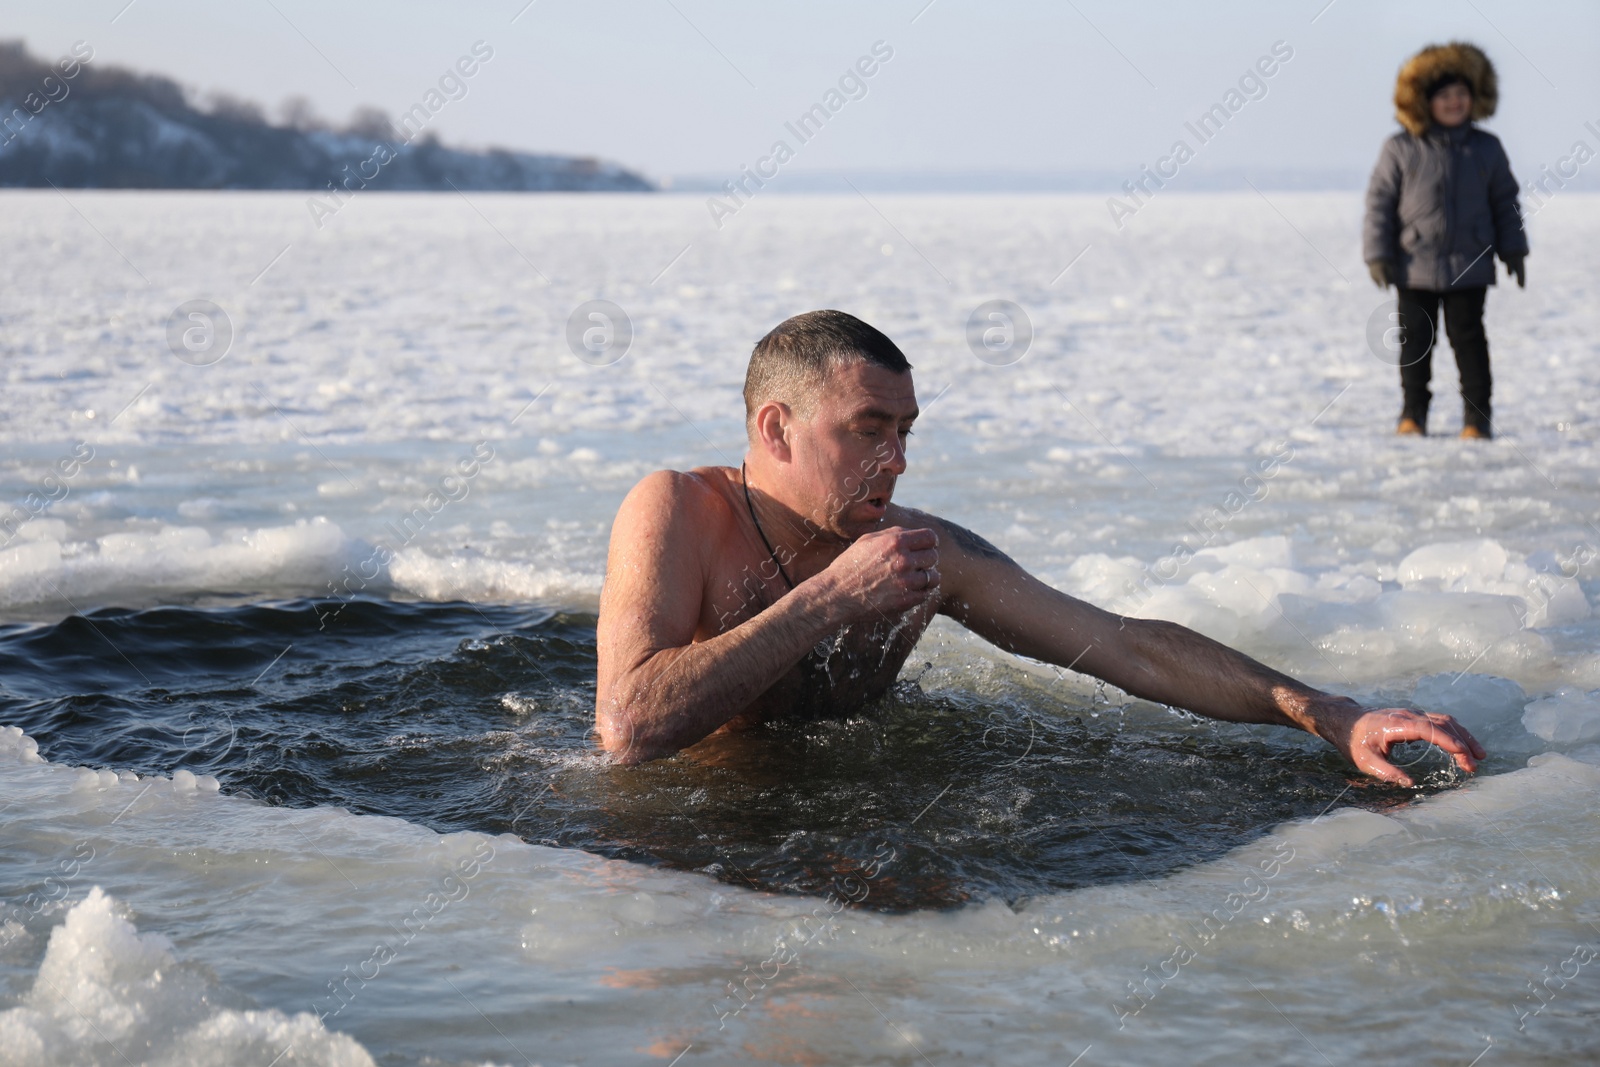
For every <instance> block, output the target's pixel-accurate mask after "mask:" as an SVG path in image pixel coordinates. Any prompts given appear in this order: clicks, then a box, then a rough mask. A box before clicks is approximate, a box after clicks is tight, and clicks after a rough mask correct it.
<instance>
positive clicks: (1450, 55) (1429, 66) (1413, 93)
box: [1394, 41, 1500, 137]
mask: <svg viewBox="0 0 1600 1067" xmlns="http://www.w3.org/2000/svg"><path fill="white" fill-rule="evenodd" d="M1446 74H1459V75H1460V76H1461V77H1463V78H1465V79H1467V80H1468V81H1469V82H1471V83H1472V119H1473V121H1474V122H1477V121H1481V120H1483V119H1486V118H1488V117H1489V116H1490V115H1493V114H1494V109H1495V105H1496V104H1498V103H1499V102H1500V84H1499V82H1498V81H1497V80H1496V78H1495V74H1494V64H1493V63H1490V62H1489V57H1488V56H1486V55H1484V54H1483V50H1482V49H1480V48H1478V47H1477V46H1476V45H1470V44H1467V43H1466V42H1465V41H1451V42H1450V43H1449V44H1430V45H1429V46H1428V47H1426V48H1424V49H1423V50H1422V51H1420V52H1418V53H1417V54H1416V55H1414V56H1412V57H1411V58H1410V59H1408V60H1406V64H1405V66H1403V67H1401V68H1400V76H1399V77H1398V78H1397V79H1395V83H1394V117H1395V118H1397V119H1399V120H1400V125H1402V126H1404V127H1405V128H1406V131H1407V132H1408V133H1410V134H1411V136H1413V137H1421V136H1422V135H1423V134H1424V133H1426V132H1427V131H1428V127H1429V126H1430V125H1432V124H1433V116H1432V114H1431V113H1430V112H1429V109H1428V86H1430V85H1432V84H1433V83H1434V82H1435V81H1437V80H1438V79H1439V78H1441V77H1443V76H1444V75H1446Z"/></svg>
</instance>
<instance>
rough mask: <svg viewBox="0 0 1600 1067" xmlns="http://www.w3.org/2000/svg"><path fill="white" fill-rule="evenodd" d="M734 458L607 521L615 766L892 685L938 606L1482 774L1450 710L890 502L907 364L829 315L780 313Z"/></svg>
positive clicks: (1127, 670) (1210, 700)
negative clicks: (1362, 687)
mask: <svg viewBox="0 0 1600 1067" xmlns="http://www.w3.org/2000/svg"><path fill="white" fill-rule="evenodd" d="M744 399H745V416H746V430H747V433H748V436H749V440H750V450H749V453H748V454H747V457H746V460H745V463H744V465H743V467H742V468H741V469H739V470H734V469H733V468H731V467H701V468H699V469H697V470H694V471H691V472H689V473H687V474H683V473H679V472H677V471H657V472H656V473H654V474H652V475H650V476H649V477H647V478H645V479H644V480H643V481H641V482H640V483H639V484H638V485H637V486H635V487H634V489H633V491H632V492H630V493H629V494H628V496H627V499H625V500H624V501H623V503H622V508H621V510H620V511H618V513H617V520H616V523H615V524H614V526H613V527H612V531H611V549H610V556H609V559H608V561H607V566H606V581H605V588H604V590H603V592H602V594H601V598H600V625H599V635H598V645H599V660H600V663H599V684H598V691H597V693H596V701H595V705H596V706H595V724H596V727H597V728H598V731H599V734H600V741H601V744H602V745H603V746H604V747H605V749H606V750H607V751H608V752H611V753H613V754H614V755H615V756H616V757H617V758H618V759H619V760H621V761H622V762H625V763H637V762H640V761H644V760H650V759H656V758H658V757H661V756H666V755H670V754H671V753H673V752H677V751H679V750H680V749H683V748H687V747H688V746H690V745H693V744H695V743H696V742H698V741H700V740H701V739H703V738H705V737H707V736H709V735H710V734H713V733H715V732H717V731H720V730H733V729H739V728H741V727H745V726H749V725H751V724H754V723H759V722H762V721H765V720H769V719H775V718H797V717H808V716H825V715H831V716H839V715H845V714H849V713H850V712H852V711H854V710H855V709H857V708H858V707H860V706H861V705H862V704H864V703H865V702H867V701H870V700H872V699H874V698H875V697H877V696H879V695H880V694H882V693H883V692H884V691H885V690H887V689H888V688H889V686H890V685H891V684H892V683H893V682H894V680H895V677H896V676H897V675H898V674H899V672H900V667H901V665H902V664H903V663H905V660H906V657H907V656H908V655H910V653H911V649H912V648H913V646H915V645H916V643H917V639H918V638H919V637H920V636H921V635H922V632H923V630H924V629H926V627H927V626H928V623H929V622H930V621H931V620H932V619H933V617H934V616H935V615H936V614H940V613H943V614H945V615H948V616H950V617H951V618H953V619H955V620H956V621H957V622H959V623H961V624H962V625H963V626H965V627H967V629H969V630H972V631H973V632H974V633H976V634H978V635H979V636H980V637H983V638H984V639H986V640H988V641H990V642H992V643H993V644H995V645H998V646H999V647H1001V648H1003V649H1005V650H1007V651H1009V652H1015V653H1017V654H1019V655H1023V656H1029V657H1032V658H1034V659H1038V660H1044V661H1046V662H1049V663H1055V664H1058V665H1060V666H1062V667H1066V668H1069V669H1071V670H1077V671H1082V672H1084V673H1087V674H1092V675H1094V676H1095V677H1097V678H1102V679H1104V680H1105V681H1107V682H1110V683H1111V684H1112V685H1114V686H1116V687H1117V688H1119V689H1122V690H1124V691H1125V692H1128V693H1131V694H1133V695H1135V696H1139V697H1144V698H1145V699H1147V700H1153V701H1157V702H1159V703H1163V704H1170V705H1174V706H1176V707H1181V708H1186V709H1188V710H1190V711H1193V712H1195V713H1197V714H1200V715H1206V716H1209V717H1211V718H1214V719H1225V720H1228V721H1231V722H1257V723H1278V724H1280V725H1284V726H1298V727H1300V728H1301V729H1303V730H1306V731H1309V732H1311V733H1314V734H1316V735H1317V736H1319V737H1321V738H1323V739H1324V740H1326V741H1327V742H1328V743H1330V744H1332V745H1333V746H1334V747H1335V748H1337V749H1338V750H1339V751H1340V752H1342V753H1344V754H1345V756H1347V757H1348V758H1349V759H1350V760H1351V761H1352V762H1353V763H1354V764H1355V765H1356V767H1358V768H1359V769H1360V770H1361V771H1363V772H1365V773H1367V774H1370V775H1373V776H1375V777H1377V778H1381V779H1384V780H1385V781H1390V782H1395V783H1398V784H1400V785H1410V784H1411V778H1410V777H1409V776H1408V775H1407V774H1405V772H1403V771H1402V770H1400V768H1398V767H1396V766H1394V764H1392V763H1390V762H1389V760H1388V758H1387V756H1388V752H1389V749H1390V747H1391V746H1393V745H1395V744H1398V743H1400V742H1402V741H1428V742H1431V743H1433V744H1435V745H1438V746H1439V747H1440V748H1441V749H1443V750H1444V751H1446V752H1448V753H1450V755H1451V756H1453V757H1454V758H1455V761H1456V763H1457V764H1459V765H1460V766H1461V768H1462V769H1463V770H1466V771H1471V770H1475V769H1476V766H1477V764H1476V762H1475V760H1477V759H1482V758H1483V756H1484V755H1485V753H1484V751H1483V748H1482V746H1480V745H1479V744H1478V742H1477V741H1476V740H1475V739H1474V738H1473V737H1472V735H1471V734H1469V733H1468V732H1467V731H1466V729H1465V728H1464V727H1462V726H1461V725H1460V724H1459V723H1457V722H1456V721H1455V720H1454V719H1452V718H1450V716H1448V715H1434V714H1429V715H1424V714H1422V713H1419V712H1415V711H1409V710H1405V709H1398V708H1390V709H1381V710H1367V709H1364V708H1362V707H1361V706H1360V705H1358V704H1356V703H1355V702H1354V701H1352V700H1350V699H1348V698H1346V697H1337V696H1333V695H1331V694H1328V693H1323V692H1320V691H1318V690H1316V689H1312V688H1310V687H1309V686H1305V685H1302V684H1301V683H1299V682H1297V681H1295V680H1294V679H1292V678H1290V677H1288V676H1286V675H1283V674H1279V673H1278V672H1276V671H1274V670H1272V669H1270V668H1268V667H1265V666H1263V665H1262V664H1260V663H1257V662H1256V661H1254V660H1252V659H1250V658H1249V657H1247V656H1244V655H1241V654H1240V653H1238V652H1235V651H1233V650H1231V649H1229V648H1226V647H1224V646H1222V645H1220V644H1218V643H1216V642H1215V641H1212V640H1210V639H1209V638H1206V637H1202V636H1201V635H1200V634H1197V633H1195V632H1194V631H1192V630H1189V629H1186V628H1185V627H1182V626H1179V625H1177V624H1176V623H1170V622H1162V621H1158V620H1146V619H1130V618H1123V617H1121V616H1117V615H1113V614H1111V613H1110V612H1106V611H1102V610H1100V609H1099V608H1096V607H1093V606H1091V605H1089V604H1086V603H1084V602H1083V601H1081V600H1076V599H1074V598H1072V597H1070V596H1067V595H1066V594H1064V593H1060V592H1058V591H1056V590H1054V589H1052V588H1050V587H1049V586H1047V585H1045V584H1044V583H1043V582H1040V581H1039V580H1038V579H1036V578H1034V577H1033V576H1032V575H1030V574H1028V573H1027V572H1026V571H1024V570H1023V569H1022V568H1021V567H1019V566H1018V565H1017V564H1016V563H1014V562H1013V561H1012V560H1011V559H1009V558H1008V557H1007V556H1006V555H1005V554H1004V553H1002V552H1000V550H999V549H997V548H995V547H994V546H993V545H991V544H989V543H988V542H987V541H985V540H984V539H983V538H981V537H979V536H977V535H976V534H974V533H972V532H971V531H969V530H966V529H963V528H962V527H960V526H957V525H956V524H955V523H953V522H949V521H947V520H944V519H940V518H938V517H936V516H933V515H929V514H927V513H925V512H920V511H915V510H913V509H911V508H907V507H903V506H901V505H899V504H895V503H893V502H892V500H891V498H892V496H893V494H894V488H895V482H896V480H897V479H898V478H899V477H900V475H901V474H903V473H905V470H906V439H907V437H908V436H910V434H911V425H912V423H913V422H915V421H916V418H917V400H916V394H915V390H914V389H913V387H912V381H911V365H910V364H909V363H907V362H906V358H905V356H904V355H902V354H901V352H900V350H899V349H898V348H897V347H895V345H894V342H892V341H890V340H889V339H888V338H887V337H885V336H884V335H883V334H881V333H879V332H878V331H877V330H875V329H873V328H872V327H871V326H869V325H867V324H866V323H864V322H862V321H861V320H859V319H857V318H855V317H853V316H851V315H847V314H845V313H843V312H840V311H813V312H808V313H806V314H804V315H797V316H795V317H794V318H791V319H789V320H787V321H785V322H783V323H781V324H780V325H779V326H778V327H777V328H776V329H774V330H773V331H772V332H771V333H769V334H767V336H766V337H763V338H762V339H761V341H760V342H759V343H758V344H757V345H756V347H755V351H754V352H753V353H752V354H751V357H750V367H749V370H748V372H747V374H746V378H745V391H744Z"/></svg>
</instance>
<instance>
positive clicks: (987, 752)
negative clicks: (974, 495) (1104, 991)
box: [0, 601, 1412, 910]
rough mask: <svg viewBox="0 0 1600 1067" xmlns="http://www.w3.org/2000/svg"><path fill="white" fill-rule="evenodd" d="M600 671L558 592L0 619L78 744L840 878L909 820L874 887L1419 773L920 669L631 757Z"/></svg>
mask: <svg viewBox="0 0 1600 1067" xmlns="http://www.w3.org/2000/svg"><path fill="white" fill-rule="evenodd" d="M594 667H595V631H594V619H593V618H592V617H589V616H578V615H564V614H552V613H550V612H548V611H540V610H537V609H532V608H507V607H478V606H474V605H470V604H401V603H391V602H380V601H355V602H351V603H348V604H344V605H340V604H339V602H337V601H333V602H329V601H292V602H282V603H269V604H252V605H245V606H232V607H221V608H195V607H165V608H155V609H150V610H144V611H123V610H114V609H111V610H102V611H96V612H93V613H91V614H89V615H87V616H73V617H70V618H67V619H65V620H64V621H62V622H60V623H58V624H55V625H50V626H6V627H0V725H16V726H20V727H22V728H23V729H24V730H25V731H26V732H27V733H29V734H30V735H32V736H33V737H34V738H36V739H37V740H38V742H39V747H40V752H41V754H43V755H44V756H45V757H47V758H48V759H50V760H53V761H57V762H63V763H70V764H82V765H88V766H94V767H111V768H116V769H129V770H133V771H136V772H138V773H140V774H151V773H154V774H163V775H170V774H171V773H172V772H173V771H175V770H177V769H179V768H188V769H190V770H192V771H194V772H196V773H209V774H214V775H216V776H217V777H218V778H219V779H220V780H221V781H222V784H223V789H224V790H225V791H227V792H232V793H242V794H246V795H250V796H254V797H258V798H262V799H264V800H266V801H268V802H270V803H276V804H289V805H294V806H310V805H330V804H331V805H339V806H342V807H346V808H349V809H350V810H352V811H357V812H365V813H372V814H382V815H395V816H400V817H402V818H405V819H408V820H411V821H413V822H417V823H421V824H423V825H426V826H430V827H432V828H434V829H436V830H440V831H451V830H480V831H486V832H491V833H498V832H504V831H510V832H513V833H516V834H518V835H520V836H521V837H523V838H524V839H526V840H528V841H532V842H539V843H543V844H549V845H557V846H561V847H565V848H579V849H585V850H588V851H590V852H595V853H599V854H602V855H606V856H612V857H619V858H623V859H628V860H634V861H638V862H644V863H652V864H660V865H664V866H668V867H674V868H680V869H687V870H699V871H704V872H706V873H707V874H708V875H711V876H714V877H716V878H718V879H721V880H722V881H724V882H730V883H737V884H742V885H749V886H753V887H757V888H761V889H772V890H778V891H790V892H825V891H827V889H828V888H829V887H830V885H833V884H835V882H836V881H837V880H838V879H840V878H842V877H845V876H848V875H850V874H851V873H852V872H854V871H856V870H858V869H859V868H860V867H861V866H862V865H864V864H867V863H869V862H870V861H871V859H872V857H873V856H874V854H875V853H876V854H878V855H883V854H886V853H887V849H885V848H884V845H885V844H886V843H887V844H888V845H889V846H892V847H893V848H894V850H895V853H896V856H897V858H896V859H895V861H894V862H893V863H892V864H891V865H890V866H889V867H888V868H886V869H885V871H884V873H883V874H882V875H880V876H879V877H878V878H876V879H875V880H873V881H872V882H871V886H870V895H869V896H868V898H867V899H866V900H865V902H864V904H865V906H867V907H876V908H883V909H892V910H899V909H905V908H917V907H947V906H951V905H956V904H960V903H963V902H965V901H969V900H978V899H984V898H996V897H998V898H1001V899H1004V900H1007V901H1011V902H1016V901H1018V900H1021V899H1026V898H1028V897H1030V896H1033V895H1035V894H1039V893H1044V892H1049V891H1057V890H1063V889H1069V888H1074V887H1078V886H1083V885H1088V884H1094V883H1103V882H1109V881H1121V880H1127V879H1143V878H1148V877H1151V876H1155V875H1159V874H1163V873H1165V872H1168V871H1170V870H1172V869H1174V868H1177V867H1180V866H1184V865H1188V864H1191V863H1196V862H1199V861H1202V860H1206V859H1210V858H1213V857H1215V856H1217V855H1218V854H1220V853H1222V852H1225V851H1227V850H1229V849H1231V848H1234V847H1236V846H1238V845H1240V844H1242V843H1244V842H1245V841H1247V840H1249V839H1251V838H1253V837H1255V836H1257V835H1259V834H1261V833H1263V832H1265V831H1266V830H1268V829H1270V828H1271V827H1272V826H1273V825H1274V824H1276V823H1278V822H1280V821H1282V820H1284V819H1289V818H1293V817H1296V816H1305V815H1315V814H1317V813H1319V812H1321V811H1323V810H1325V809H1326V808H1327V807H1328V806H1329V805H1330V804H1333V803H1336V802H1337V803H1346V804H1348V803H1359V804H1362V805H1363V806H1371V807H1386V806H1392V805H1393V804H1395V803H1400V802H1403V800H1404V799H1405V798H1408V797H1410V796H1411V795H1412V794H1411V793H1409V792H1400V791H1396V790H1391V789H1386V788H1381V787H1370V788H1362V789H1352V790H1348V791H1347V790H1346V786H1347V784H1348V782H1349V777H1348V774H1353V772H1348V771H1347V768H1346V767H1345V765H1344V764H1343V763H1342V761H1341V760H1340V759H1339V758H1338V757H1337V756H1335V755H1334V754H1333V753H1332V751H1331V750H1329V751H1327V752H1318V753H1300V752H1295V751H1285V750H1284V749H1283V748H1274V747H1268V746H1266V745H1263V744H1261V743H1258V742H1253V741H1248V740H1247V741H1244V742H1242V743H1241V742H1240V741H1239V740H1238V738H1237V734H1236V735H1235V736H1234V737H1233V738H1231V739H1227V740H1224V739H1222V738H1220V737H1216V736H1214V735H1212V734H1211V733H1209V732H1189V731H1177V730H1174V731H1170V732H1165V733H1163V732H1161V731H1151V730H1135V729H1128V730H1119V729H1118V728H1117V724H1116V717H1115V716H1109V717H1102V718H1099V719H1096V718H1092V717H1089V716H1087V715H1086V714H1085V713H1084V712H1082V711H1075V710H1074V709H1073V708H1070V707H1063V706H1061V705H1060V704H1059V703H1056V702H1051V703H1049V704H1048V705H1047V704H1044V703H1042V702H1041V703H1038V704H1029V703H1027V702H1026V701H1023V700H1006V701H1000V702H996V701H994V700H992V699H986V698H980V697H979V696H977V695H976V694H972V693H961V692H950V691H942V692H933V693H924V692H923V691H922V689H921V687H920V686H919V685H918V684H917V683H915V682H910V681H903V682H902V683H901V685H900V687H899V689H898V690H897V692H896V693H895V694H893V695H892V696H891V697H889V698H886V699H885V700H884V701H882V702H881V704H880V705H879V706H878V707H876V708H874V709H873V710H872V711H871V712H870V714H867V715H863V716H860V717H857V718H853V719H850V720H846V721H842V722H833V723H822V724H807V725H805V726H803V727H802V726H786V727H772V728H766V729H762V730H757V731H754V732H751V733H748V734H745V735H741V736H739V737H733V738H728V739H726V740H720V739H719V740H718V741H716V742H714V743H708V744H706V745H702V746H700V747H699V748H698V749H697V750H696V752H695V754H694V755H692V756H691V755H680V756H678V757H676V758H673V759H670V760H662V761H657V762H655V763H651V764H647V765H644V766H641V767H633V768H624V767H618V766H613V765H612V764H610V763H609V762H608V761H607V760H606V759H605V758H604V757H603V756H601V755H600V754H599V753H598V752H597V750H596V749H595V747H594V744H593V740H592V736H591V724H592V715H593V710H592V709H593V695H594ZM1341 794H1343V795H1342V796H1341Z"/></svg>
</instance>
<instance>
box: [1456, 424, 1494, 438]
mask: <svg viewBox="0 0 1600 1067" xmlns="http://www.w3.org/2000/svg"><path fill="white" fill-rule="evenodd" d="M1461 436H1462V437H1463V438H1465V439H1466V440H1469V441H1487V440H1489V438H1491V437H1493V436H1494V435H1493V434H1492V433H1490V432H1489V431H1488V430H1486V429H1484V428H1483V427H1481V426H1473V425H1472V424H1470V423H1468V424H1467V425H1466V426H1463V427H1461Z"/></svg>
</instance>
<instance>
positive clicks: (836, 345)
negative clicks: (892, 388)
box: [744, 311, 911, 425]
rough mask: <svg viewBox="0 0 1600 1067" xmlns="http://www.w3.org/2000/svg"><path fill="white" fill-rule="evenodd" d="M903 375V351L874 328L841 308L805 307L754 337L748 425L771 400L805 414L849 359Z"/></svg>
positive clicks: (747, 383) (746, 410)
mask: <svg viewBox="0 0 1600 1067" xmlns="http://www.w3.org/2000/svg"><path fill="white" fill-rule="evenodd" d="M855 359H861V360H865V361H866V362H868V363H870V364H871V365H873V366H874V367H882V368H883V369H884V370H888V371H893V372H894V373H896V374H904V373H905V372H906V371H909V370H910V369H911V364H910V362H909V361H908V360H907V359H906V357H905V353H903V352H901V351H900V349H899V347H898V346H897V345H896V344H895V343H894V342H893V341H891V340H889V338H888V337H886V336H884V334H883V333H882V332H881V331H879V330H877V329H876V328H874V327H872V326H869V325H867V324H866V323H865V322H862V321H861V320H860V319H858V318H856V317H855V316H854V315H851V314H848V313H846V312H843V311H807V312H805V313H804V314H801V315H795V316H794V317H793V318H788V319H784V320H783V321H782V322H780V323H778V325H776V326H774V327H773V328H772V331H771V332H770V333H768V334H767V335H766V336H765V337H763V338H762V339H761V340H759V341H757V342H756V347H755V350H754V351H752V352H751V353H750V367H749V369H748V370H747V371H745V376H744V415H745V422H746V425H749V424H750V422H751V420H753V419H754V418H755V414H756V411H757V410H758V409H759V408H760V407H761V405H762V404H765V403H767V402H768V401H769V400H776V401H779V402H780V403H784V404H788V405H789V406H790V407H791V408H792V409H794V411H795V413H796V414H798V415H799V416H800V417H801V418H807V417H809V416H810V414H811V411H812V402H813V401H814V400H815V399H816V396H817V393H818V391H819V390H820V388H821V386H822V384H823V382H824V381H825V380H826V379H827V376H828V372H829V371H831V370H833V369H834V368H835V367H839V366H842V365H844V364H845V363H848V362H850V361H851V360H855Z"/></svg>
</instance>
